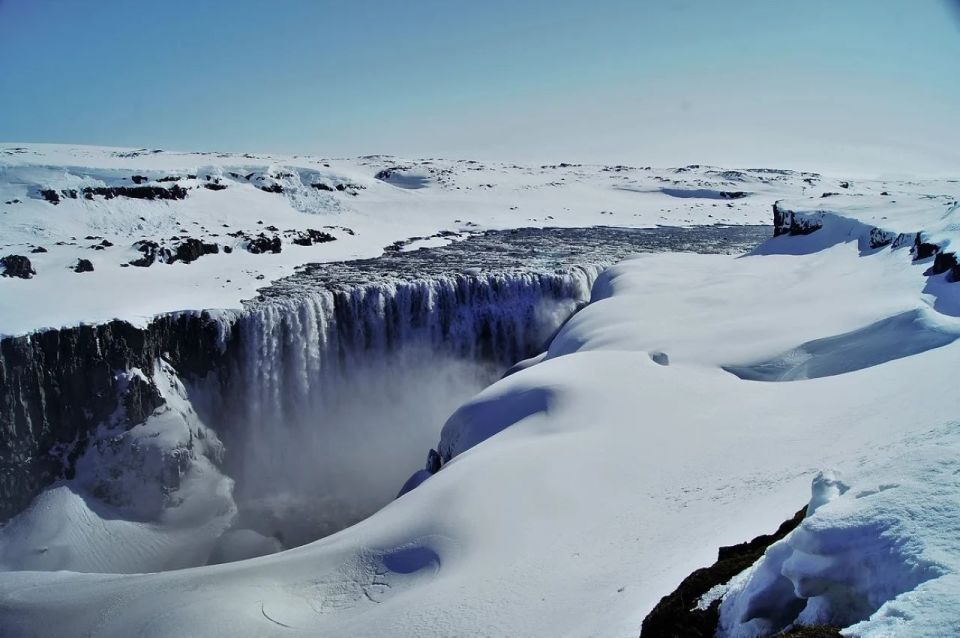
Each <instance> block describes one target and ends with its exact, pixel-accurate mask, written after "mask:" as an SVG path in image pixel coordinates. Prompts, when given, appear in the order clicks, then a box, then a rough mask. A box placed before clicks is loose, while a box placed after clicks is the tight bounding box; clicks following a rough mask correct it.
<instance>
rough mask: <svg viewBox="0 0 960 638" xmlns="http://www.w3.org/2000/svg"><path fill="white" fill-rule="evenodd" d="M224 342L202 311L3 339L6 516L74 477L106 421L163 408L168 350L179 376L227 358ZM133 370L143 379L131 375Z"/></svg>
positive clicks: (1, 442) (0, 462) (0, 424)
mask: <svg viewBox="0 0 960 638" xmlns="http://www.w3.org/2000/svg"><path fill="white" fill-rule="evenodd" d="M220 340H221V332H220V324H219V323H218V322H216V321H214V320H213V319H212V318H211V317H210V316H209V315H206V314H204V313H184V314H178V315H168V316H163V317H159V318H158V319H156V320H154V321H153V322H152V323H151V324H150V325H149V326H147V327H146V328H137V327H134V326H132V325H130V324H128V323H126V322H122V321H113V322H110V323H108V324H103V325H99V326H78V327H75V328H65V329H62V330H47V331H44V332H39V333H35V334H31V335H26V336H22V337H8V338H5V339H3V340H0V521H3V520H6V519H7V518H9V517H10V516H11V515H12V514H14V513H16V512H18V511H20V510H21V509H22V508H23V507H24V506H26V505H27V503H29V502H30V500H31V499H32V498H33V497H34V496H35V495H36V494H37V493H38V492H39V491H40V490H41V489H43V488H44V487H46V486H47V485H49V484H50V483H51V482H52V481H54V480H56V479H58V478H71V476H72V471H73V463H74V462H75V461H76V459H77V458H78V457H79V455H80V454H82V452H83V451H84V449H85V448H86V446H87V444H88V442H89V440H90V436H91V433H92V432H94V431H95V430H96V428H97V427H98V426H99V425H101V424H104V423H109V422H114V421H117V420H118V419H119V421H120V422H121V423H122V424H125V425H126V426H127V427H132V426H133V425H136V424H138V423H140V422H142V421H143V420H144V419H145V418H146V417H147V416H149V415H150V414H151V413H152V412H153V411H154V410H155V409H156V408H157V407H159V405H160V399H159V395H158V393H157V391H156V388H155V387H154V386H153V384H152V382H151V376H150V375H152V373H153V372H152V371H153V370H154V369H155V367H156V364H157V363H158V362H159V360H160V357H161V356H162V357H164V358H165V359H167V360H169V361H170V363H171V364H173V365H174V366H175V367H176V369H177V370H178V372H179V373H180V374H181V375H187V376H188V377H189V376H196V375H203V374H205V373H206V372H207V371H209V370H210V369H211V368H212V367H213V366H216V365H217V364H218V362H219V361H220V356H221V349H220V343H221V342H220ZM134 369H136V370H139V371H141V373H142V375H143V376H142V377H140V376H136V377H134V380H132V381H131V379H130V375H129V374H126V372H127V371H129V370H134Z"/></svg>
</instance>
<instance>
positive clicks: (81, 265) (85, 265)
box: [73, 259, 93, 272]
mask: <svg viewBox="0 0 960 638" xmlns="http://www.w3.org/2000/svg"><path fill="white" fill-rule="evenodd" d="M73 272H93V263H91V261H90V260H89V259H78V260H77V263H76V265H75V266H74V267H73Z"/></svg>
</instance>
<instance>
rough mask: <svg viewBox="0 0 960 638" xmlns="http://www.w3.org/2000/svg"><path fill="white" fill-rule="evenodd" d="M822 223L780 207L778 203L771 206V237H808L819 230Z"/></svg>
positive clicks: (819, 220)
mask: <svg viewBox="0 0 960 638" xmlns="http://www.w3.org/2000/svg"><path fill="white" fill-rule="evenodd" d="M822 227H823V221H822V220H821V219H816V218H814V217H811V216H804V215H798V214H797V213H794V212H793V211H790V210H787V209H785V208H783V207H782V205H781V203H780V202H775V203H774V205H773V236H774V237H779V236H780V235H809V234H810V233H812V232H815V231H817V230H820V228H822Z"/></svg>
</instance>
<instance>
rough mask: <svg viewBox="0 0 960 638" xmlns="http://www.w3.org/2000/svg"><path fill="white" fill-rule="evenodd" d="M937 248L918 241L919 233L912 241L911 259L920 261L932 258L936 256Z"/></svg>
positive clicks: (920, 240) (934, 245)
mask: <svg viewBox="0 0 960 638" xmlns="http://www.w3.org/2000/svg"><path fill="white" fill-rule="evenodd" d="M937 249H938V246H937V245H936V244H930V243H927V242H925V241H923V240H922V239H920V233H917V236H916V238H914V240H913V259H914V260H915V261H919V260H921V259H927V258H928V257H933V256H934V254H936V252H937Z"/></svg>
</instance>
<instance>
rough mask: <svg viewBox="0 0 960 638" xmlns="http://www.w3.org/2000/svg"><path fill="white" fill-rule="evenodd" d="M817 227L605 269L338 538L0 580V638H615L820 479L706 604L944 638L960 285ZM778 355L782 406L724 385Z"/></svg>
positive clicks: (768, 390) (755, 387)
mask: <svg viewBox="0 0 960 638" xmlns="http://www.w3.org/2000/svg"><path fill="white" fill-rule="evenodd" d="M928 186H929V185H928ZM920 187H921V186H917V188H920ZM426 190H427V191H429V187H428V188H427V189H426ZM404 192H408V191H404ZM412 192H419V191H412ZM214 194H215V193H214ZM678 201H682V200H678ZM687 203H689V202H687ZM839 219H840V217H839V216H835V217H831V218H829V219H826V220H825V224H826V225H825V227H824V228H823V229H822V230H821V231H817V232H824V233H825V236H827V237H835V236H837V234H838V233H839V234H841V235H843V236H844V237H845V241H833V242H828V243H826V245H823V246H818V249H817V250H811V249H810V246H811V245H810V243H809V241H812V240H814V239H815V238H816V236H817V233H814V234H813V235H808V236H806V237H779V238H777V239H775V240H771V242H769V244H768V246H767V247H766V248H767V250H761V251H757V252H755V253H754V254H752V255H750V256H745V257H740V258H735V257H731V256H725V255H694V254H650V255H641V256H639V257H637V258H635V259H632V260H629V261H626V262H623V263H622V264H620V265H617V266H615V267H612V268H610V269H608V270H607V271H605V272H604V273H603V274H602V275H601V276H600V278H599V280H598V281H597V283H596V284H595V285H594V288H593V301H592V303H591V305H589V306H587V308H585V309H584V310H583V311H581V312H580V313H578V314H577V315H575V316H574V317H573V318H572V319H571V320H570V321H568V322H567V323H566V325H565V326H564V327H563V329H561V331H560V332H559V333H558V335H557V336H556V337H555V338H554V340H553V342H552V344H551V345H550V348H549V351H548V352H547V355H546V356H545V357H543V358H542V359H540V360H534V361H531V362H528V363H527V364H525V365H523V366H519V369H518V370H517V371H515V372H514V373H513V374H511V375H509V376H507V377H505V378H504V379H502V380H501V381H498V382H496V383H494V384H493V385H492V386H490V387H488V388H487V389H485V390H483V391H482V392H481V393H480V394H478V395H477V396H476V397H475V398H473V399H472V400H470V401H468V402H467V403H466V404H464V405H463V406H461V408H460V409H459V410H458V411H457V412H456V413H455V414H454V415H453V416H452V417H451V419H450V420H449V421H448V422H447V424H446V426H445V427H444V429H443V432H442V434H441V438H440V445H439V449H440V452H441V455H442V456H443V457H444V458H446V459H449V460H448V461H447V462H446V463H445V464H444V465H443V467H442V468H441V469H440V471H439V472H438V473H436V474H435V475H433V476H430V477H429V478H427V477H424V476H423V475H422V474H419V475H418V476H417V477H415V478H414V479H413V480H412V483H413V484H414V485H416V486H415V488H414V489H412V490H410V491H409V492H407V493H406V494H404V495H403V496H402V497H400V498H399V499H398V500H396V501H395V502H393V503H391V504H390V505H388V506H387V507H385V508H384V509H382V510H380V511H379V512H377V513H376V514H374V515H373V516H371V517H370V518H368V519H366V520H364V521H362V522H360V523H358V524H356V525H354V526H353V527H350V528H348V529H346V530H343V531H341V532H339V533H337V534H335V535H333V536H331V537H328V538H325V539H322V540H320V541H317V542H315V543H312V544H310V545H306V546H303V547H300V548H297V549H294V550H290V551H286V552H281V553H279V554H274V555H271V556H264V557H260V558H254V559H251V560H248V561H242V562H236V563H230V564H225V565H217V566H209V567H203V568H196V569H189V570H182V571H172V572H165V573H160V574H144V575H132V576H111V575H103V574H100V575H95V574H86V575H85V574H72V573H57V572H45V573H40V572H7V573H3V574H0V633H2V634H4V635H50V636H53V635H63V634H64V633H69V634H81V635H83V634H95V635H98V636H124V637H125V636H131V635H142V636H167V635H197V634H199V635H211V636H271V635H276V636H284V635H304V636H306V635H325V636H382V635H391V636H424V635H435V636H452V635H491V636H520V635H524V636H560V635H567V636H634V635H636V634H637V633H638V631H639V627H640V624H641V622H642V620H643V618H644V616H645V615H646V614H647V612H648V611H649V610H650V609H651V608H652V607H653V605H654V604H655V603H656V602H657V601H658V600H659V598H660V597H661V596H663V595H664V594H666V593H668V592H669V591H671V590H673V589H674V587H675V586H676V585H677V583H679V582H680V580H681V579H682V578H683V577H684V576H685V575H687V574H688V573H689V572H691V571H692V570H693V569H695V568H697V567H701V566H703V565H706V564H709V563H711V562H712V561H713V559H714V558H715V555H716V548H717V547H718V546H720V545H729V544H733V543H737V542H740V541H743V540H745V539H749V538H752V537H753V536H756V534H757V533H758V532H759V531H763V530H767V529H770V528H773V527H775V526H776V525H777V524H778V523H779V522H780V521H782V520H783V519H784V518H786V517H787V516H789V515H790V513H791V512H793V511H794V510H795V509H796V507H797V506H798V505H799V504H800V503H802V502H804V501H807V500H808V499H809V486H810V483H811V480H813V479H815V478H816V477H817V476H818V474H819V473H820V471H821V470H824V469H832V470H833V471H835V474H832V475H828V474H824V475H822V477H821V478H820V479H817V485H818V487H817V490H816V493H815V498H814V508H812V509H815V511H814V512H813V513H812V516H811V517H810V518H808V519H807V520H806V521H805V522H804V524H803V526H802V527H801V528H800V529H799V530H798V531H797V532H795V533H794V534H793V535H792V536H791V537H789V538H788V539H786V540H785V541H783V542H782V543H781V544H778V545H777V546H775V549H772V550H771V552H769V553H768V555H767V557H766V558H765V559H764V560H763V562H761V565H760V566H759V567H757V568H756V573H757V574H760V573H761V572H763V573H764V574H768V575H769V578H768V577H763V578H761V577H760V576H755V577H752V578H750V579H749V580H747V584H745V585H742V587H741V586H738V588H737V589H736V591H743V592H746V593H745V594H741V595H738V596H737V598H734V597H733V596H732V595H728V597H727V600H728V602H727V603H725V604H726V605H736V600H737V599H739V598H740V597H741V596H744V597H745V598H744V600H745V601H746V604H747V606H749V603H750V602H752V601H757V602H758V606H757V607H755V609H754V612H755V613H752V614H748V615H753V616H754V617H755V618H757V619H760V620H763V621H765V622H766V621H767V619H769V618H771V614H770V613H765V612H764V610H765V609H768V608H771V607H773V608H776V609H778V610H780V611H778V613H780V614H784V615H782V616H781V617H778V618H776V619H775V621H776V623H778V624H782V623H783V621H785V620H786V621H792V620H793V619H794V618H799V619H800V620H801V621H803V620H814V619H822V618H824V617H830V618H835V619H836V618H839V619H843V622H845V623H854V622H860V623H861V624H857V625H853V626H852V627H851V628H850V629H849V633H850V634H851V635H860V634H862V635H868V636H881V635H883V636H887V635H902V636H942V635H954V634H956V633H957V630H958V626H957V619H956V617H955V616H953V615H952V614H953V613H954V612H953V610H954V608H955V604H954V603H955V601H956V598H957V591H958V588H957V584H956V574H957V568H958V566H960V562H958V557H960V544H958V541H957V539H958V538H960V534H958V533H957V532H958V529H957V521H956V514H955V511H954V510H955V509H956V507H955V505H956V499H957V494H958V490H957V485H956V476H957V473H958V466H957V462H956V457H957V455H956V450H957V449H958V445H960V429H958V428H957V426H956V418H957V414H958V413H960V394H958V393H957V391H956V372H957V361H958V357H960V343H958V342H957V341H955V340H953V339H952V336H953V335H956V334H958V333H960V320H958V319H957V318H956V317H954V316H951V315H949V314H946V313H944V312H943V311H942V310H943V308H945V307H950V306H949V305H947V306H944V305H943V301H944V300H945V299H948V298H950V297H951V296H953V297H955V296H956V295H958V294H960V292H958V291H960V288H957V284H950V283H946V282H943V283H942V285H940V286H938V287H936V288H935V289H934V291H932V290H931V289H930V288H929V284H930V279H931V278H928V277H927V276H925V275H924V272H925V270H926V267H927V264H923V263H921V264H914V263H911V260H910V254H909V253H908V251H907V250H906V249H892V248H884V249H880V250H874V251H869V252H868V253H866V254H865V253H862V252H861V250H860V247H861V240H862V239H863V237H862V236H861V235H859V234H857V233H853V234H851V232H850V231H849V228H848V227H846V226H845V227H844V230H842V231H838V230H836V229H834V228H831V224H833V223H834V222H836V221H837V220H839ZM919 230H923V229H922V228H921V229H919ZM794 248H796V249H794ZM775 253H779V254H775ZM938 277H940V278H942V276H938ZM878 326H879V327H878ZM928 333H929V336H927V335H928ZM901 334H902V336H903V338H904V343H905V344H906V345H902V346H901V345H896V346H892V345H891V344H889V343H888V342H889V341H890V340H894V341H896V340H897V339H898V338H899V337H900V336H901ZM851 335H853V336H851ZM831 340H832V341H831ZM811 344H813V345H811ZM831 345H834V346H838V347H841V348H847V347H849V348H851V349H852V350H851V351H852V352H853V353H854V354H855V356H854V357H852V358H851V359H849V360H848V359H846V358H837V357H832V355H831V353H830V346H831ZM878 351H879V352H878ZM797 352H799V353H801V355H802V357H810V358H811V359H808V361H809V360H815V361H819V362H818V363H817V364H816V365H813V366H811V365H808V366H807V369H806V370H805V373H804V374H796V375H786V376H788V377H790V378H789V379H787V378H781V379H780V380H781V381H782V382H777V383H769V382H760V381H754V380H749V379H745V378H740V377H738V376H737V375H735V374H732V373H730V372H728V371H727V369H743V368H744V367H752V369H758V367H759V369H761V370H765V369H767V368H764V367H763V366H765V365H766V366H768V367H769V366H771V365H774V364H770V363H769V362H781V363H782V362H783V361H784V360H785V359H789V357H785V355H784V353H797ZM891 355H895V356H891ZM802 357H801V358H802ZM781 363H777V364H776V365H779V366H780V368H777V369H785V368H784V367H783V365H781ZM664 364H666V365H664ZM784 365H785V364H784ZM774 367H776V366H774ZM725 368H727V369H725ZM823 371H827V372H829V373H830V374H821V372H823ZM781 376H783V375H781ZM791 379H792V380H791ZM905 450H908V451H909V452H908V453H907V454H905ZM424 479H425V480H424ZM841 484H842V485H841ZM397 488H398V489H399V488H400V486H399V485H398V486H397ZM249 540H254V539H249ZM236 545H237V549H236V551H238V552H239V551H241V550H245V549H246V548H247V547H249V545H254V543H249V544H248V543H247V541H245V540H244V539H238V542H237V543H236ZM873 558H876V559H877V560H875V561H873V560H872V559H873ZM852 564H857V565H864V564H866V565H869V566H870V569H874V570H875V572H870V571H866V572H851V570H850V569H849V568H848V567H849V565H852ZM764 565H766V566H764ZM778 574H780V575H782V577H783V578H787V579H788V580H790V582H791V583H792V582H794V580H795V581H796V583H798V585H797V586H796V588H793V587H785V586H782V585H783V583H782V582H780V581H778V579H779V578H781V576H780V575H778ZM874 576H876V577H874ZM770 581H773V582H774V585H775V586H774V587H772V588H771V587H770V586H767V584H768V583H769V582H770ZM733 590H734V588H733V587H731V591H733ZM798 596H799V597H802V598H803V600H801V601H800V603H803V607H802V609H801V604H800V603H798V602H797V600H798V598H797V597H798ZM691 604H695V603H694V602H693V601H692V602H691ZM737 608H738V609H739V607H737ZM788 608H789V611H790V612H791V613H793V612H796V613H795V615H794V616H791V617H789V618H788V617H787V615H786V614H787V612H786V611H783V610H786V609H788ZM757 610H759V611H757ZM735 619H736V620H737V621H738V622H740V621H742V620H745V617H744V616H736V617H735ZM769 622H774V621H773V620H770V621H769Z"/></svg>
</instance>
